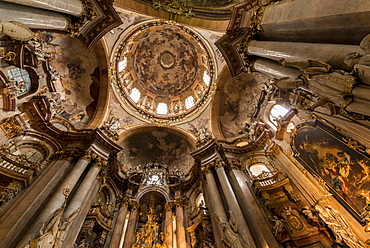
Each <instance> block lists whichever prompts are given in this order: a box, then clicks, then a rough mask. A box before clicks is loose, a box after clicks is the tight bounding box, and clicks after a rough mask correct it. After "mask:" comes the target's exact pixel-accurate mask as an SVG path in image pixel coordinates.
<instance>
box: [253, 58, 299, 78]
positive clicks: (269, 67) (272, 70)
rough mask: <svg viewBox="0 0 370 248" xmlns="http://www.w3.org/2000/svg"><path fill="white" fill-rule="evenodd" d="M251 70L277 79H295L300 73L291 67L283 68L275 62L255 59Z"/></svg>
mask: <svg viewBox="0 0 370 248" xmlns="http://www.w3.org/2000/svg"><path fill="white" fill-rule="evenodd" d="M253 69H254V70H256V71H259V72H262V73H266V74H268V75H270V76H273V77H275V78H277V79H279V78H283V77H290V78H297V77H298V76H299V75H301V74H302V72H301V71H300V70H299V69H296V68H293V67H289V66H287V67H283V66H282V65H281V64H279V63H278V62H276V61H273V60H270V59H256V60H255V61H254V64H253Z"/></svg>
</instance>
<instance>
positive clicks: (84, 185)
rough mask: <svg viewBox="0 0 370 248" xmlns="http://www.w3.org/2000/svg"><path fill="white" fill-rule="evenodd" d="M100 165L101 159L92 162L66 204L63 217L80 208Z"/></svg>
mask: <svg viewBox="0 0 370 248" xmlns="http://www.w3.org/2000/svg"><path fill="white" fill-rule="evenodd" d="M102 165H103V162H102V161H99V162H97V163H94V164H92V166H91V167H90V169H89V171H88V172H87V174H86V176H85V177H84V179H83V181H82V182H81V184H80V185H79V187H78V189H77V191H76V193H75V194H74V195H73V198H72V200H71V201H70V203H69V204H68V205H67V208H66V210H65V212H64V217H68V216H70V215H71V214H72V213H73V212H75V211H76V210H77V209H79V208H81V206H82V203H83V201H84V200H85V198H86V196H87V195H88V193H89V191H90V190H91V186H92V185H93V183H94V181H95V180H96V176H97V175H98V174H99V171H100V169H101V167H102Z"/></svg>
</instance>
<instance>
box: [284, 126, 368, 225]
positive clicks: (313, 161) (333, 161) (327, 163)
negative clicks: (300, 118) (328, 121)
mask: <svg viewBox="0 0 370 248" xmlns="http://www.w3.org/2000/svg"><path fill="white" fill-rule="evenodd" d="M291 146H292V149H293V152H294V157H295V158H296V159H297V161H299V162H300V163H301V164H302V165H303V166H304V167H305V168H306V169H307V170H308V171H309V172H310V173H312V174H313V175H314V176H315V177H316V178H322V179H323V180H324V182H325V184H326V186H327V188H328V189H329V191H330V193H332V194H333V196H334V197H336V199H337V200H338V201H339V202H340V203H341V204H343V205H344V206H345V207H346V208H347V209H348V211H349V212H351V213H352V214H353V215H354V217H356V219H357V220H358V221H359V222H363V221H362V220H363V218H364V217H365V215H366V213H367V211H369V209H370V159H369V155H368V154H366V153H365V149H364V147H362V146H361V145H359V144H358V143H357V142H356V141H353V140H351V139H349V138H347V137H345V136H343V135H342V134H340V133H339V132H338V131H336V130H334V129H332V128H330V127H328V126H327V125H325V124H323V123H322V122H319V121H316V122H306V123H302V124H300V125H299V126H297V129H296V131H295V132H294V134H293V135H292V139H291Z"/></svg>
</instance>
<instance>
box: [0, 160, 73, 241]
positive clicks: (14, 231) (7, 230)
mask: <svg viewBox="0 0 370 248" xmlns="http://www.w3.org/2000/svg"><path fill="white" fill-rule="evenodd" d="M71 160H72V157H63V158H60V159H59V160H58V161H53V162H51V164H50V165H48V166H47V167H46V168H45V170H44V171H43V172H42V174H41V175H39V176H38V177H37V179H36V180H35V181H34V182H33V183H32V184H31V185H30V186H29V187H28V188H26V189H25V191H24V192H23V193H22V194H21V195H20V196H19V197H18V198H17V199H16V200H15V201H14V203H13V204H12V207H11V208H10V209H9V210H8V211H7V212H5V213H4V215H3V216H2V217H1V218H0V230H1V232H0V247H14V246H15V245H16V244H17V243H18V242H19V240H20V239H22V236H21V235H22V234H24V232H26V230H25V229H26V228H27V227H29V226H30V225H31V224H32V222H31V221H32V219H33V218H34V217H35V215H37V214H38V213H40V211H42V208H43V207H44V206H45V205H44V204H46V202H47V201H48V200H49V198H50V197H51V196H52V195H53V193H54V191H55V190H57V189H58V186H59V184H60V183H61V182H63V180H64V178H65V177H66V176H67V175H68V173H69V171H70V169H71V168H72V164H71ZM37 231H38V230H37Z"/></svg>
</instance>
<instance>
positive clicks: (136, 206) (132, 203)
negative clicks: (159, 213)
mask: <svg viewBox="0 0 370 248" xmlns="http://www.w3.org/2000/svg"><path fill="white" fill-rule="evenodd" d="M130 205H131V211H137V209H138V208H139V203H137V202H134V201H132V202H131V204H130Z"/></svg>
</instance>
